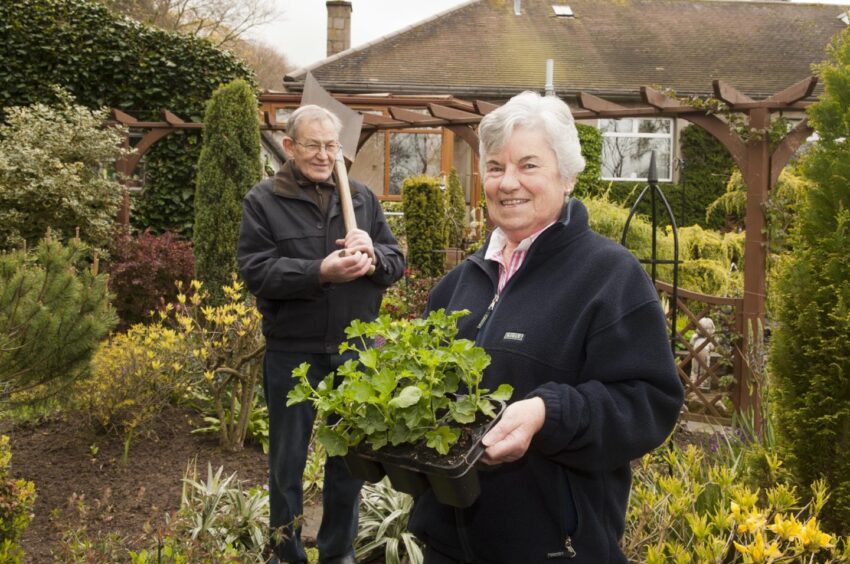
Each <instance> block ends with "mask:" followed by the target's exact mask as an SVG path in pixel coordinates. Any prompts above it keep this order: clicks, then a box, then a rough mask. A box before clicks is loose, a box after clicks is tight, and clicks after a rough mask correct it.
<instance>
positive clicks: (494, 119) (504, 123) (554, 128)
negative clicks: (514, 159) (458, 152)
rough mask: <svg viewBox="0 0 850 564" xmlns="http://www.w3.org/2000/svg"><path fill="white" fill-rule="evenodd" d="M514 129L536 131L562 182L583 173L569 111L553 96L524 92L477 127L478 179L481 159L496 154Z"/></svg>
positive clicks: (482, 172) (579, 146) (582, 160)
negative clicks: (541, 136)
mask: <svg viewBox="0 0 850 564" xmlns="http://www.w3.org/2000/svg"><path fill="white" fill-rule="evenodd" d="M517 128H527V129H531V130H536V131H540V132H542V133H543V135H544V136H545V138H546V141H547V142H548V143H549V147H550V148H551V149H552V151H553V152H554V153H555V158H556V159H557V161H558V171H559V172H560V174H561V178H562V179H563V180H566V181H571V180H573V179H574V178H575V177H576V175H577V174H578V173H580V172H581V171H583V170H584V165H585V162H584V157H582V156H581V144H580V143H579V139H578V130H577V129H576V125H575V120H573V114H572V112H570V107H569V106H567V104H566V103H564V101H563V100H561V99H560V98H558V97H556V96H541V95H540V94H538V93H537V92H532V91H530V90H527V91H525V92H522V93H520V94H517V95H516V96H514V97H513V98H511V99H510V100H508V101H507V103H505V104H504V105H503V106H500V107H498V108H497V109H495V110H493V111H492V112H490V113H489V114H487V115H486V116H484V118H483V119H482V120H481V123H480V125H479V126H478V136H479V139H480V144H479V149H478V151H479V155H480V157H481V176H482V177H483V176H485V175H486V169H487V162H486V159H485V158H484V157H485V155H489V154H493V153H498V152H499V151H500V150H502V148H503V147H504V146H505V145H506V144H507V143H508V140H509V139H510V137H511V134H512V133H513V132H514V130H515V129H517Z"/></svg>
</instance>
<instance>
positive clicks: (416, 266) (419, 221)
mask: <svg viewBox="0 0 850 564" xmlns="http://www.w3.org/2000/svg"><path fill="white" fill-rule="evenodd" d="M401 190H402V191H401V195H402V203H403V206H404V231H405V233H407V264H408V265H409V266H410V268H411V269H413V270H416V271H418V272H420V273H422V274H424V275H426V276H441V275H442V274H443V271H444V268H443V263H444V256H443V253H442V252H441V251H442V250H443V249H445V247H446V230H445V226H444V223H443V218H444V217H445V213H446V211H445V205H444V198H443V193H442V191H441V190H440V183H439V182H438V180H437V179H436V178H432V177H430V176H424V175H422V176H412V177H410V178H408V179H406V180H405V181H404V183H403V184H402V188H401Z"/></svg>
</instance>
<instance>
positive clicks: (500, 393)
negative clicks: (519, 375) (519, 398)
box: [488, 384, 514, 401]
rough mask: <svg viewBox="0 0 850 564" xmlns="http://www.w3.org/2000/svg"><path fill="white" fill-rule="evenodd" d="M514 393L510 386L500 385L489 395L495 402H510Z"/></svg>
mask: <svg viewBox="0 0 850 564" xmlns="http://www.w3.org/2000/svg"><path fill="white" fill-rule="evenodd" d="M513 393H514V388H513V386H511V385H510V384H500V385H499V387H498V388H496V391H495V392H493V393H491V394H488V395H489V396H490V397H491V398H493V399H494V400H501V401H508V400H509V399H511V396H512V395H513Z"/></svg>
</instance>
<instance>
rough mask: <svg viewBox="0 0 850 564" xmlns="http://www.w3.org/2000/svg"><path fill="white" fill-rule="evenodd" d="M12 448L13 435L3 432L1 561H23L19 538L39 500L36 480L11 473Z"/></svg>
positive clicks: (0, 453)
mask: <svg viewBox="0 0 850 564" xmlns="http://www.w3.org/2000/svg"><path fill="white" fill-rule="evenodd" d="M11 460H12V450H11V448H10V447H9V437H7V436H5V435H1V436H0V562H2V563H3V564H6V563H8V564H13V563H18V562H21V561H22V558H23V555H24V552H23V550H22V549H21V546H20V544H19V541H20V540H21V537H22V536H23V534H24V530H25V529H26V528H27V526H28V525H29V524H30V521H31V520H32V517H33V514H32V510H33V506H34V504H35V484H33V483H32V482H29V481H27V480H16V479H14V478H12V477H11V476H9V465H10V462H11Z"/></svg>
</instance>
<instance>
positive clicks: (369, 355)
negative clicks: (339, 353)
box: [360, 349, 378, 370]
mask: <svg viewBox="0 0 850 564" xmlns="http://www.w3.org/2000/svg"><path fill="white" fill-rule="evenodd" d="M360 363H361V364H362V365H363V366H365V367H366V368H371V369H372V370H375V369H376V367H377V366H378V351H376V350H375V349H366V350H365V351H361V352H360Z"/></svg>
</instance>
